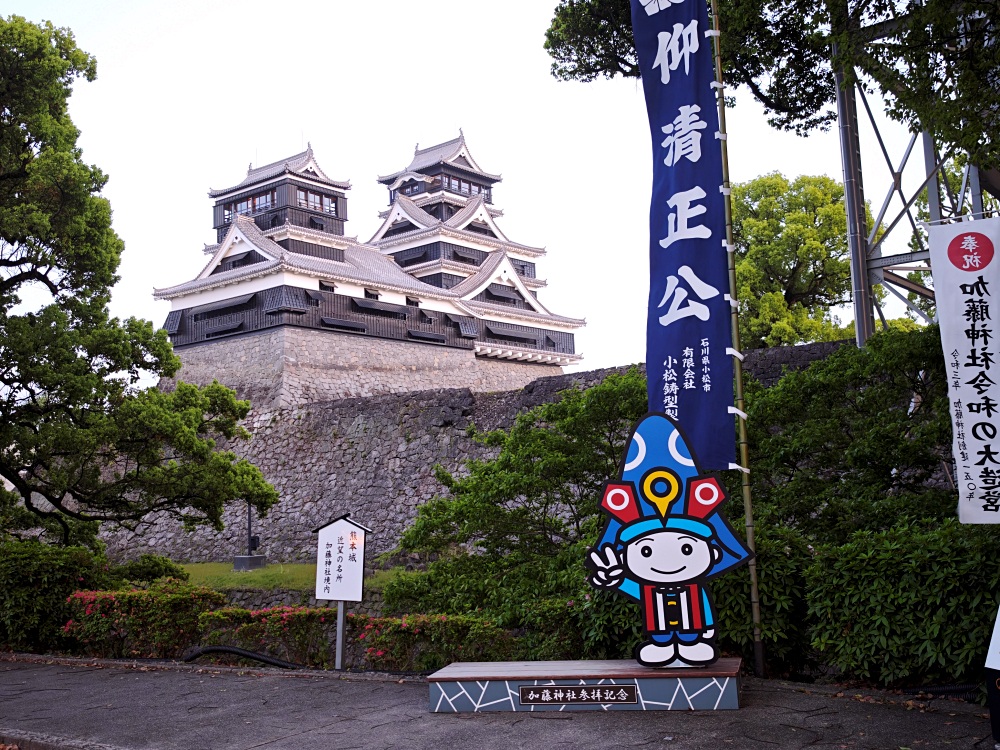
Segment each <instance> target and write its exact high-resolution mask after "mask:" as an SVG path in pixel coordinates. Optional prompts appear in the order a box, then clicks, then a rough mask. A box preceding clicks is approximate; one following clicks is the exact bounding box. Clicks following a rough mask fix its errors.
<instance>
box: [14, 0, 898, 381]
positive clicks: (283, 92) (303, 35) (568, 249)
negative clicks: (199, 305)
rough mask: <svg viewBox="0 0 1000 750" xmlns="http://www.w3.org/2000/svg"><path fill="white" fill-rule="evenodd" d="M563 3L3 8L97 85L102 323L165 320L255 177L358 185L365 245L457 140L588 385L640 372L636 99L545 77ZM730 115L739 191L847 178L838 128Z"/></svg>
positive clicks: (79, 89)
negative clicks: (105, 228) (443, 146)
mask: <svg viewBox="0 0 1000 750" xmlns="http://www.w3.org/2000/svg"><path fill="white" fill-rule="evenodd" d="M555 4H556V1H555V0H506V1H505V2H502V3H497V2H487V1H486V0H421V1H420V2H413V0H380V1H379V2H357V1H356V0H354V1H351V2H348V1H347V0H327V2H314V3H308V4H298V3H292V4H288V5H285V4H283V3H275V2H258V1H257V0H242V1H241V2H230V1H229V0H212V2H210V3H209V2H205V1H204V0H166V1H164V0H159V1H158V2H152V1H151V0H87V1H86V2H81V1H80V0H7V2H6V3H4V11H3V12H4V13H5V14H7V15H9V14H11V13H14V14H18V15H22V16H24V17H26V18H28V19H29V20H31V21H41V20H50V21H52V22H53V23H54V24H55V25H57V26H66V27H69V28H71V29H72V30H73V31H74V33H75V35H76V39H77V43H78V45H79V46H80V47H81V48H82V49H84V50H86V51H87V52H89V53H91V54H92V55H94V56H95V57H96V58H97V61H98V79H97V81H95V82H94V83H87V82H82V83H78V84H77V85H76V88H75V91H74V94H73V97H72V99H71V106H70V111H71V115H72V117H73V120H74V122H75V123H76V125H77V127H78V128H79V129H80V130H81V131H82V134H81V137H80V145H81V146H82V148H83V152H84V158H85V159H86V161H88V162H89V163H92V164H96V165H98V166H99V167H100V168H101V169H102V170H104V171H105V173H107V174H108V175H109V176H110V180H109V182H108V185H107V188H106V189H105V195H106V196H107V197H108V198H109V199H110V201H111V205H112V208H113V210H114V225H115V229H116V231H117V232H118V234H119V235H120V236H121V237H122V238H123V239H124V240H125V245H126V250H125V254H124V258H123V262H122V266H121V269H120V275H121V282H120V283H119V284H118V286H117V287H116V289H115V293H114V298H113V302H112V310H113V312H114V314H116V315H118V316H120V317H126V316H131V315H134V316H138V317H142V318H148V319H151V320H153V321H154V322H155V323H157V324H158V325H159V324H161V323H162V322H163V320H164V319H165V317H166V314H167V311H168V304H167V303H165V302H155V301H154V300H153V298H152V291H153V288H154V287H165V286H170V285H173V284H177V283H180V282H182V281H186V280H188V279H190V278H193V277H194V276H195V275H196V274H197V272H198V271H199V270H200V269H201V267H202V266H203V264H204V263H205V261H206V257H205V256H204V255H203V253H202V252H201V249H202V247H203V246H204V244H205V243H211V242H214V241H215V233H214V230H213V229H212V214H211V206H212V201H211V200H210V199H209V198H208V197H207V195H206V193H207V191H208V189H209V188H210V187H213V188H221V187H227V186H229V185H233V184H235V183H237V182H239V181H240V180H242V179H243V177H244V176H245V175H246V170H247V167H248V165H249V164H251V163H252V164H254V165H260V164H265V163H268V162H271V161H275V160H278V159H281V158H283V157H286V156H289V155H291V154H294V153H297V152H299V151H301V150H303V149H304V147H305V145H306V143H307V142H311V143H312V147H313V150H314V152H315V154H316V158H317V160H318V161H319V163H320V165H322V167H323V169H324V171H326V173H327V174H328V175H329V176H330V177H331V178H333V179H337V180H350V181H351V183H352V186H353V187H352V190H351V191H350V192H349V193H348V217H349V221H348V222H347V230H346V233H347V234H348V235H351V236H357V237H358V238H359V239H361V240H368V239H369V238H370V237H371V236H372V234H373V233H374V232H375V230H376V229H377V227H378V225H379V220H378V216H377V214H378V212H379V211H380V210H384V208H385V207H386V205H387V203H388V192H387V191H386V189H385V188H384V187H383V186H381V185H379V184H378V183H377V182H376V181H375V178H376V176H377V175H379V174H388V173H390V172H394V171H396V170H398V169H401V168H403V167H405V166H406V165H407V164H408V163H409V161H410V159H411V158H412V156H413V149H414V146H415V144H417V143H419V144H420V145H421V146H422V147H427V146H430V145H433V144H435V143H439V142H442V141H445V140H449V139H451V138H454V137H456V136H457V135H458V131H459V128H462V129H463V130H464V132H465V136H466V141H467V143H468V144H469V148H470V150H471V151H472V154H473V155H474V156H475V158H476V160H477V161H478V162H479V164H480V165H481V166H482V167H483V168H484V169H485V170H487V171H489V172H493V173H501V174H502V175H503V182H502V183H500V184H499V185H498V186H497V187H496V188H495V189H494V193H493V199H494V202H495V205H496V206H497V207H499V208H501V209H503V210H504V212H505V216H504V217H503V218H501V219H500V226H501V227H502V228H503V229H504V231H505V232H506V233H507V235H508V236H509V237H510V238H511V239H513V240H515V241H518V242H522V243H525V244H528V245H538V246H544V247H546V248H547V250H548V256H546V257H544V258H541V259H540V260H539V263H538V273H539V276H540V277H542V278H546V279H548V281H549V287H548V288H546V289H543V290H541V291H540V293H539V296H540V299H541V300H542V301H543V302H544V303H545V304H546V305H547V306H548V307H549V309H551V310H553V311H554V312H556V313H559V314H563V315H570V316H576V317H585V318H586V319H587V322H588V324H587V327H586V328H585V329H583V330H582V331H580V332H579V333H578V334H577V351H578V352H581V353H582V354H583V355H584V357H585V359H584V362H583V364H582V365H581V367H582V368H584V369H591V368H596V367H607V366H611V365H618V364H626V363H631V362H639V361H642V360H643V359H644V348H645V343H644V334H645V314H646V295H647V293H648V281H647V273H648V271H647V255H646V254H647V249H648V244H647V242H648V240H647V236H648V234H647V233H648V224H647V222H648V201H649V189H650V178H651V165H650V159H651V156H650V138H649V132H648V129H647V124H646V116H645V112H644V109H643V107H644V104H643V99H642V92H641V87H640V84H639V82H638V81H635V80H623V79H616V80H614V81H597V82H594V83H588V84H582V83H560V82H557V81H556V80H555V79H554V78H552V76H551V75H550V74H549V65H550V61H549V58H548V56H547V55H546V53H545V51H544V50H543V48H542V43H543V41H544V32H545V30H546V28H547V27H548V24H549V21H550V18H551V15H552V10H553V8H554V6H555ZM737 99H738V104H737V106H736V108H735V109H733V110H730V112H729V114H728V120H729V154H730V168H731V175H732V179H733V181H734V182H740V181H745V180H749V179H751V178H753V177H756V176H758V175H761V174H764V173H767V172H770V171H774V170H778V171H781V172H783V173H784V174H785V175H787V176H789V177H794V176H796V175H799V174H827V175H830V176H832V177H834V178H836V179H838V180H840V179H842V172H841V167H840V155H839V150H838V145H837V135H836V130H835V129H834V130H833V131H831V132H829V133H817V134H815V135H813V136H811V137H809V138H808V139H804V138H799V137H797V136H795V135H791V134H787V133H780V132H777V131H774V130H772V129H770V128H769V127H768V126H767V124H766V121H765V118H764V116H763V114H762V111H761V109H760V108H759V106H757V105H756V104H755V103H754V102H753V100H752V99H751V97H750V96H749V94H748V93H745V92H737ZM900 137H902V136H897V140H898V138H900ZM894 158H895V157H894ZM873 182H875V181H874V180H873V179H872V178H871V177H870V176H869V175H868V174H866V187H868V186H869V184H871V183H873ZM882 190H883V187H881V186H880V187H879V188H878V189H877V190H874V191H872V192H873V193H877V195H874V194H870V195H869V200H871V201H872V202H873V203H875V204H879V203H880V202H881V191H882ZM876 208H877V206H876Z"/></svg>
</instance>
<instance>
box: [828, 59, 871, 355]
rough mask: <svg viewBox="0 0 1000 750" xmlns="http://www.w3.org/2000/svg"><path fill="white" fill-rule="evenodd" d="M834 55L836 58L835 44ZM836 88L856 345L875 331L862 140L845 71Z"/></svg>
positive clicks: (838, 73) (840, 73)
mask: <svg viewBox="0 0 1000 750" xmlns="http://www.w3.org/2000/svg"><path fill="white" fill-rule="evenodd" d="M833 58H834V60H836V58H837V47H836V45H834V48H833ZM834 82H835V84H836V89H837V123H838V128H839V130H840V160H841V164H842V167H843V171H844V205H845V207H846V209H847V248H848V252H849V254H850V258H851V286H852V287H853V293H854V333H855V338H856V340H857V343H858V346H859V347H861V346H864V344H865V342H866V341H867V340H868V339H870V338H871V337H872V335H873V334H874V333H875V315H874V306H873V304H872V299H873V297H872V284H871V280H870V279H869V278H868V243H867V242H866V241H865V238H866V237H867V235H868V233H867V231H866V230H865V193H864V187H863V185H862V182H861V145H860V143H861V141H860V138H859V136H858V107H857V100H856V99H855V97H854V85H853V84H852V83H848V82H847V76H846V75H845V73H844V71H843V70H841V69H838V70H837V71H836V73H835V74H834Z"/></svg>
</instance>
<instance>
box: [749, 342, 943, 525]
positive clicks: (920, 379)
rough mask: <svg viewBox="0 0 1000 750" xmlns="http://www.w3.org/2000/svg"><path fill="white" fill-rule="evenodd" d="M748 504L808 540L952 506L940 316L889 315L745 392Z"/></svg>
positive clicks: (760, 518)
mask: <svg viewBox="0 0 1000 750" xmlns="http://www.w3.org/2000/svg"><path fill="white" fill-rule="evenodd" d="M748 402H749V408H748V413H749V419H748V420H747V425H748V427H749V438H750V455H751V456H752V457H753V471H752V472H751V474H750V477H751V481H752V483H753V495H754V507H755V510H754V513H755V518H756V520H757V522H758V523H759V524H760V525H762V526H763V525H768V524H775V523H777V524H781V525H784V526H790V527H792V528H795V529H796V530H798V531H800V532H802V533H803V534H805V535H806V536H807V537H808V538H809V539H810V540H811V541H813V542H814V543H827V544H830V543H832V544H843V543H845V542H846V541H847V540H848V539H849V538H850V536H851V534H852V533H853V532H855V531H862V530H864V531H881V530H884V529H888V528H890V527H891V526H893V525H894V524H896V523H899V522H904V521H905V520H906V519H907V518H909V519H923V518H932V519H939V520H940V519H943V518H947V517H949V516H953V515H954V513H955V503H956V502H957V497H956V493H955V490H954V488H953V485H951V486H949V482H948V479H947V478H946V477H945V474H946V472H947V471H948V469H947V464H948V463H949V462H950V458H951V416H950V412H949V409H948V393H947V377H946V373H945V362H944V356H943V353H942V351H941V335H940V332H939V330H938V328H937V326H926V327H923V328H919V329H916V330H912V331H904V330H899V329H896V328H895V327H890V329H889V330H888V331H887V332H882V333H878V334H876V335H875V336H873V337H872V338H871V339H869V341H868V343H867V344H866V345H865V346H864V347H863V348H861V349H858V348H857V347H855V346H853V345H844V346H842V347H841V348H840V349H839V350H838V351H837V352H835V353H834V354H833V355H831V356H830V357H827V358H826V359H824V360H820V361H817V362H814V363H812V364H811V365H810V366H809V367H808V368H806V369H804V370H801V371H799V372H792V373H789V374H787V375H785V376H784V377H783V378H782V379H781V380H780V381H779V382H778V383H777V384H776V385H774V386H772V387H771V388H768V389H766V390H763V389H759V388H758V389H754V390H753V391H752V392H751V393H749V394H748Z"/></svg>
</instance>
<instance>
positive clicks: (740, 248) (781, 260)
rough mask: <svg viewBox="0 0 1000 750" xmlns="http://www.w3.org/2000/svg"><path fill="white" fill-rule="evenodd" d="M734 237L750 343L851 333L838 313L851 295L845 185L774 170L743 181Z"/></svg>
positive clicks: (743, 327)
mask: <svg viewBox="0 0 1000 750" xmlns="http://www.w3.org/2000/svg"><path fill="white" fill-rule="evenodd" d="M733 235H734V239H735V241H736V284H737V298H738V300H739V314H740V337H741V339H742V342H743V344H744V346H745V348H748V349H757V348H761V347H765V346H780V345H789V344H800V343H803V342H808V341H836V340H838V339H843V338H847V337H849V336H850V331H849V330H848V328H847V327H841V326H840V325H839V321H837V320H836V319H835V318H834V317H833V315H832V313H831V311H830V308H831V307H834V306H836V305H839V304H842V303H844V302H847V301H848V300H849V299H850V294H851V268H850V260H849V255H848V249H847V239H846V237H847V217H846V213H845V211H844V189H843V186H842V185H841V184H840V183H838V182H837V181H835V180H833V179H831V178H829V177H825V176H819V177H808V176H801V177H798V178H796V179H795V180H794V181H789V180H788V179H786V178H785V177H784V176H783V175H781V174H779V173H777V172H774V173H772V174H768V175H763V176H761V177H758V178H756V179H754V180H751V181H750V182H746V183H743V184H740V185H736V186H734V187H733Z"/></svg>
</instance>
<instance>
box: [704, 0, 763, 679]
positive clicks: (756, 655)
mask: <svg viewBox="0 0 1000 750" xmlns="http://www.w3.org/2000/svg"><path fill="white" fill-rule="evenodd" d="M712 27H713V29H714V30H715V31H717V32H718V31H719V8H718V4H717V0H712ZM721 47H722V43H721V40H720V38H719V36H718V35H717V36H715V37H714V38H713V50H714V52H715V81H716V83H718V84H719V86H718V87H717V88H716V103H717V104H718V108H719V133H720V135H721V138H720V143H721V144H722V187H723V199H724V203H725V206H726V250H727V254H728V256H729V298H730V299H731V300H733V304H732V307H731V313H730V314H731V316H732V329H733V349H734V350H735V351H736V352H739V351H740V326H739V310H738V309H737V308H736V304H735V301H736V253H735V251H734V247H735V246H734V244H733V201H732V196H731V195H730V188H731V187H732V186H731V185H730V183H729V148H728V146H727V143H726V98H725V93H724V89H723V81H722V49H721ZM733 365H734V367H733V376H734V378H735V385H736V408H737V409H739V410H740V411H741V412H743V413H746V402H745V401H744V397H743V360H742V359H741V358H740V357H733ZM736 421H737V423H738V424H739V438H738V445H739V452H740V466H742V467H744V468H745V469H747V468H749V467H750V447H749V441H748V440H747V423H746V420H744V419H743V418H742V417H740V416H737V420H736ZM741 486H742V490H743V514H744V517H745V519H746V534H747V547H749V549H750V551H751V552H756V544H755V543H754V527H753V505H752V503H751V497H750V474H749V473H747V472H746V471H744V472H743V474H742V480H741ZM747 567H748V569H749V572H750V618H751V620H752V621H753V673H754V674H755V675H756V676H757V677H763V676H764V640H763V637H762V633H761V617H760V587H759V585H758V581H757V558H756V556H754V557H751V558H750V562H749V563H748V565H747Z"/></svg>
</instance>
